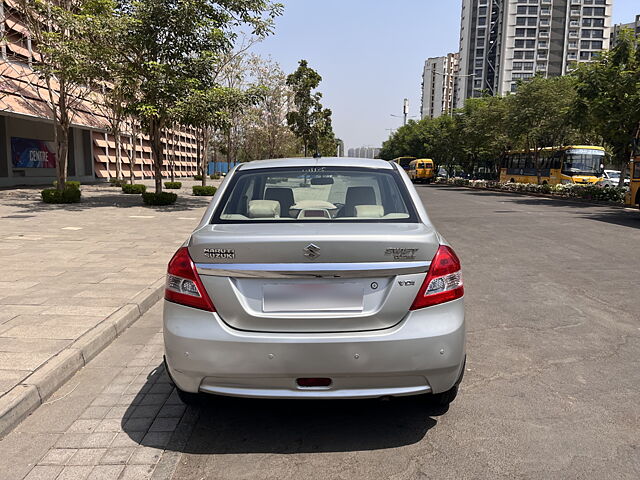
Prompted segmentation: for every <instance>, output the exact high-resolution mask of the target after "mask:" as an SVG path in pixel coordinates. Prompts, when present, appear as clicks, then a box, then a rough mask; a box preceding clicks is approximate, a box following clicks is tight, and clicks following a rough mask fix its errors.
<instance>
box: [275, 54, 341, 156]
mask: <svg viewBox="0 0 640 480" xmlns="http://www.w3.org/2000/svg"><path fill="white" fill-rule="evenodd" d="M321 81H322V77H321V76H320V74H319V73H318V72H316V71H315V70H314V69H312V68H310V67H309V64H308V63H307V61H306V60H300V62H299V67H298V69H297V70H296V71H295V72H293V73H292V74H291V75H289V76H288V77H287V86H289V87H290V88H291V90H292V91H293V103H294V105H295V106H296V108H295V110H293V111H290V112H289V113H288V114H287V124H288V125H289V128H290V129H291V131H292V132H293V133H294V135H295V136H296V137H298V138H299V139H300V140H301V141H302V143H303V146H304V155H305V156H308V155H309V154H311V153H316V152H317V153H320V154H321V155H335V153H336V148H337V143H336V140H335V135H334V133H333V127H332V125H331V115H332V113H331V110H329V109H328V108H323V107H322V103H321V102H320V100H321V99H322V93H320V92H314V90H315V89H316V88H318V86H319V85H320V82H321Z"/></svg>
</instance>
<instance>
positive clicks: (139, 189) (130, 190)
mask: <svg viewBox="0 0 640 480" xmlns="http://www.w3.org/2000/svg"><path fill="white" fill-rule="evenodd" d="M146 191H147V186H146V185H140V184H133V185H129V184H128V183H124V184H122V192H123V193H127V194H132V195H133V194H135V195H140V194H141V193H144V192H146Z"/></svg>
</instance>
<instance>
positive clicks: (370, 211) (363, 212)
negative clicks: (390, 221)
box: [356, 205, 384, 218]
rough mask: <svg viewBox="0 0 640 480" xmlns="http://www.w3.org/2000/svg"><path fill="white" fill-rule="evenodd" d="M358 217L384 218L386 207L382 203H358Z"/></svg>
mask: <svg viewBox="0 0 640 480" xmlns="http://www.w3.org/2000/svg"><path fill="white" fill-rule="evenodd" d="M356 217H358V218H382V217H384V207H383V206H382V205H356Z"/></svg>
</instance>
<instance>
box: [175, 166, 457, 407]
mask: <svg viewBox="0 0 640 480" xmlns="http://www.w3.org/2000/svg"><path fill="white" fill-rule="evenodd" d="M463 296H464V287H463V284H462V275H461V268H460V261H459V259H458V257H457V256H456V254H455V253H454V251H453V249H452V248H451V246H449V245H448V244H447V242H446V241H445V240H444V238H443V237H442V236H441V235H440V234H439V233H438V232H437V231H436V229H435V228H434V226H433V225H432V224H431V222H430V221H429V218H428V216H427V213H426V212H425V210H424V207H423V206H422V203H421V201H420V199H419V198H418V195H417V193H416V191H415V189H414V187H413V185H412V184H411V181H410V180H409V178H408V177H407V175H406V173H405V172H404V171H403V170H402V169H401V168H398V166H397V165H396V164H394V163H389V162H385V161H383V160H363V159H345V158H322V159H300V158H298V159H284V160H265V161H257V162H252V163H246V164H241V165H240V166H238V167H236V168H235V169H234V170H233V171H232V172H230V174H229V175H227V177H226V178H225V180H224V182H223V184H222V185H221V187H220V189H219V190H218V192H217V193H216V195H215V197H214V198H213V200H212V202H211V204H210V206H209V208H208V209H207V211H206V213H205V215H204V217H203V218H202V221H201V222H200V224H199V225H198V227H197V228H196V229H195V231H194V232H193V233H192V234H191V236H190V237H189V238H188V239H187V241H186V242H185V243H184V245H183V246H182V247H181V248H180V249H179V250H178V251H177V252H176V254H175V255H174V257H173V259H172V260H171V262H170V263H169V268H168V273H167V284H166V291H165V302H164V343H165V361H166V366H167V370H168V372H169V374H170V376H171V378H172V380H173V381H174V383H175V385H176V387H177V389H178V393H179V394H180V397H181V398H182V399H183V400H184V401H185V402H187V403H190V402H195V401H198V400H199V399H200V397H201V395H202V394H203V393H209V394H216V395H229V396H238V397H254V398H297V399H304V398H316V399H317V398H321V399H329V398H372V397H374V398H375V397H387V396H404V395H418V394H425V395H426V396H428V397H429V398H430V399H431V400H432V401H435V402H437V403H439V404H448V403H450V402H451V401H452V400H453V399H454V398H455V396H456V394H457V391H458V385H459V383H460V381H461V380H462V376H463V372H464V364H465V358H466V356H465V322H464V299H463Z"/></svg>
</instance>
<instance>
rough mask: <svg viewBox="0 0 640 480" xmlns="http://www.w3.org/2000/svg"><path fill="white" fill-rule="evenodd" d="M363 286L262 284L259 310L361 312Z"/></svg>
mask: <svg viewBox="0 0 640 480" xmlns="http://www.w3.org/2000/svg"><path fill="white" fill-rule="evenodd" d="M363 308H364V288H363V287H362V285H359V284H357V283H315V282H309V283H286V284H282V283H281V284H267V285H264V286H263V287H262V311H263V312H265V313H294V312H362V310H363Z"/></svg>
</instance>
